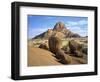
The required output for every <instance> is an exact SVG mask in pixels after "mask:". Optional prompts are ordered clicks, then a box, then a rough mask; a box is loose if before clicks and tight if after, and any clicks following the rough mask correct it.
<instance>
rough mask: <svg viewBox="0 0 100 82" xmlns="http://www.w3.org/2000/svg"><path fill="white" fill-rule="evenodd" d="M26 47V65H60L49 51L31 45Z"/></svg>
mask: <svg viewBox="0 0 100 82" xmlns="http://www.w3.org/2000/svg"><path fill="white" fill-rule="evenodd" d="M28 49H29V50H28V66H47V65H61V64H60V63H59V62H57V61H56V60H57V59H56V58H55V57H53V54H52V53H51V52H49V51H46V50H44V49H40V48H33V47H29V48H28Z"/></svg>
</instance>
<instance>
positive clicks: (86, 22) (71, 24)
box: [66, 20, 88, 26]
mask: <svg viewBox="0 0 100 82" xmlns="http://www.w3.org/2000/svg"><path fill="white" fill-rule="evenodd" d="M85 24H88V21H87V20H80V21H67V22H66V26H77V25H78V26H79V25H85Z"/></svg>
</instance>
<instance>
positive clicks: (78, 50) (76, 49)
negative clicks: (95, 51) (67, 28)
mask: <svg viewBox="0 0 100 82" xmlns="http://www.w3.org/2000/svg"><path fill="white" fill-rule="evenodd" d="M69 48H70V52H71V54H73V56H76V57H83V53H82V45H81V44H79V43H78V42H76V41H74V40H71V41H69Z"/></svg>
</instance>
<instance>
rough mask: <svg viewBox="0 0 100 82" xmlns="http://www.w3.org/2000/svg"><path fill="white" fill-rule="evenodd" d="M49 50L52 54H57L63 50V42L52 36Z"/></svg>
mask: <svg viewBox="0 0 100 82" xmlns="http://www.w3.org/2000/svg"><path fill="white" fill-rule="evenodd" d="M48 42H49V49H50V51H51V52H53V53H56V52H57V50H58V49H60V48H61V40H60V39H59V38H58V37H54V36H51V37H50V38H49V41H48Z"/></svg>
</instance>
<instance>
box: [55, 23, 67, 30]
mask: <svg viewBox="0 0 100 82" xmlns="http://www.w3.org/2000/svg"><path fill="white" fill-rule="evenodd" d="M64 29H66V27H65V24H64V23H62V22H57V23H56V24H55V26H54V28H53V30H56V31H62V30H64Z"/></svg>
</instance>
